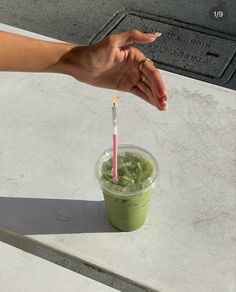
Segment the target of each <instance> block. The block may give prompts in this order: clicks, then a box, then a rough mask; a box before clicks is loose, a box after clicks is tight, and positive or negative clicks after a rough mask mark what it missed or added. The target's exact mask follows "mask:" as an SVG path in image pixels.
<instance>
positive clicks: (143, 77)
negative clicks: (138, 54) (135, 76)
mask: <svg viewBox="0 0 236 292" xmlns="http://www.w3.org/2000/svg"><path fill="white" fill-rule="evenodd" d="M146 79H147V76H146V75H144V76H142V81H143V82H144V83H146Z"/></svg>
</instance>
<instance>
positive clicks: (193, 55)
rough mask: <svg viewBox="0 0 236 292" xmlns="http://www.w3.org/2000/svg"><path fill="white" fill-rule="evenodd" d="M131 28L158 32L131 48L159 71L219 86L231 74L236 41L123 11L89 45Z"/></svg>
mask: <svg viewBox="0 0 236 292" xmlns="http://www.w3.org/2000/svg"><path fill="white" fill-rule="evenodd" d="M133 28H135V29H139V30H141V31H144V32H157V31H159V32H161V33H162V35H161V37H159V38H158V39H157V40H156V41H155V42H153V43H150V44H148V45H146V44H145V45H143V44H142V45H141V44H138V45H135V47H138V48H139V49H141V50H142V51H143V52H144V54H145V55H146V56H148V57H149V58H151V59H152V60H153V61H154V62H155V63H156V64H157V66H158V67H159V68H163V69H165V70H168V71H171V72H175V73H180V74H182V75H185V76H190V77H194V78H196V79H200V80H204V81H208V82H211V83H215V84H219V85H222V84H224V83H226V82H227V81H229V80H230V78H231V76H232V74H233V73H234V70H235V54H236V42H235V40H234V39H232V37H231V39H229V38H228V36H227V35H223V34H219V33H217V32H212V31H208V30H206V29H203V28H199V27H193V26H191V25H188V24H183V23H178V22H177V21H173V20H168V19H163V18H160V17H156V16H153V15H144V14H141V13H137V12H128V13H124V12H123V13H121V14H119V15H117V16H116V17H115V18H114V19H113V20H112V21H111V22H110V23H109V24H107V25H106V26H104V27H103V29H102V30H101V31H100V32H99V33H98V34H97V36H96V37H95V38H94V39H93V41H92V42H96V41H97V40H98V39H100V38H102V37H104V36H106V35H108V34H113V33H117V32H122V31H127V30H130V29H133ZM213 33H214V34H213Z"/></svg>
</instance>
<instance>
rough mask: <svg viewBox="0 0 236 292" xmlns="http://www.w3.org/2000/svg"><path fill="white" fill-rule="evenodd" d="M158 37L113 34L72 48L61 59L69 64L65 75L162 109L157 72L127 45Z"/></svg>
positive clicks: (162, 89) (161, 85)
mask: <svg viewBox="0 0 236 292" xmlns="http://www.w3.org/2000/svg"><path fill="white" fill-rule="evenodd" d="M159 35H160V34H158V33H157V34H145V33H142V32H140V31H138V30H131V31H128V32H123V33H119V34H113V35H110V36H108V37H106V38H104V39H103V40H101V41H100V42H98V43H96V44H94V45H91V46H74V47H73V48H72V50H70V52H69V53H67V54H66V55H65V56H64V57H63V59H64V60H66V62H67V63H68V64H70V70H69V74H70V75H72V76H73V77H75V78H76V79H77V80H79V81H81V82H85V83H88V84H91V85H94V86H98V87H104V88H111V89H117V90H121V91H127V92H131V93H133V94H135V95H137V96H139V97H141V98H143V99H144V100H146V101H147V102H149V103H151V104H152V105H154V106H156V107H157V108H158V109H159V110H166V109H167V93H166V89H165V86H164V83H163V81H162V79H161V75H160V72H159V70H158V69H157V68H155V67H154V65H153V64H152V62H148V61H147V62H144V60H145V59H146V57H145V56H144V54H143V53H142V52H141V51H139V50H138V49H136V48H134V47H130V46H129V45H130V44H133V43H149V42H153V41H154V40H155V39H156V37H157V36H159ZM142 62H143V63H142ZM141 63H142V65H141V66H140V64H141Z"/></svg>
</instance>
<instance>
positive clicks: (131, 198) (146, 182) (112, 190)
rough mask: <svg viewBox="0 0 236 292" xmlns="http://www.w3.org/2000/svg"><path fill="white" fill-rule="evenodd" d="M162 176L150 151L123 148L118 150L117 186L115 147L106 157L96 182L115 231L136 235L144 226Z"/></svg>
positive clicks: (129, 147)
mask: <svg viewBox="0 0 236 292" xmlns="http://www.w3.org/2000/svg"><path fill="white" fill-rule="evenodd" d="M158 173H159V167H158V164H157V161H156V159H155V158H154V157H153V156H152V155H151V154H150V153H149V152H148V151H147V150H145V149H143V148H141V147H139V146H135V145H129V144H123V145H119V146H118V181H117V182H113V180H112V147H111V148H109V149H107V150H106V151H104V152H103V153H102V155H101V156H100V158H99V159H98V161H97V163H96V166H95V178H96V181H97V184H98V186H99V187H100V188H101V189H102V192H103V196H104V200H105V205H106V209H107V213H108V217H109V220H110V222H111V224H112V225H113V226H114V227H115V228H117V229H119V230H122V231H132V230H136V229H138V228H140V227H141V226H142V225H143V224H144V222H145V220H146V216H147V211H148V207H149V202H150V198H151V195H152V193H153V190H154V188H155V185H156V181H157V177H158Z"/></svg>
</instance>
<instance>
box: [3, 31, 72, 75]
mask: <svg viewBox="0 0 236 292" xmlns="http://www.w3.org/2000/svg"><path fill="white" fill-rule="evenodd" d="M74 47H76V45H74V44H68V43H57V42H49V41H43V40H38V39H33V38H29V37H24V36H21V35H16V34H12V33H7V32H2V31H0V71H18V72H55V73H65V74H69V73H70V72H69V69H68V68H67V67H68V66H67V62H66V57H65V56H66V54H68V53H69V52H70V51H71V50H72V49H73V48H74Z"/></svg>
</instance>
